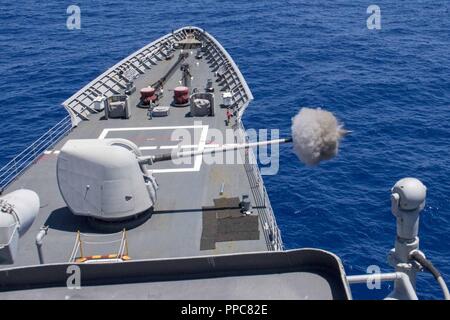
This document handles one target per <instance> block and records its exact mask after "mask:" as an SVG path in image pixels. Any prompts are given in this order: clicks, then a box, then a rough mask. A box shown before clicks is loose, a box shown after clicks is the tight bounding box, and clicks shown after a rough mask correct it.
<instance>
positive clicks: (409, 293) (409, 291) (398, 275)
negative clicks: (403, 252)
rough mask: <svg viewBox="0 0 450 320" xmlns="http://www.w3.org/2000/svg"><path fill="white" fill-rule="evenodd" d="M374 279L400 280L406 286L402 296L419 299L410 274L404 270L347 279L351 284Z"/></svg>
mask: <svg viewBox="0 0 450 320" xmlns="http://www.w3.org/2000/svg"><path fill="white" fill-rule="evenodd" d="M373 280H379V281H395V282H398V283H400V284H401V285H402V286H403V288H404V292H403V293H404V295H403V296H402V297H401V298H402V299H406V300H418V298H417V294H416V291H415V290H414V287H413V286H412V284H411V281H410V279H409V276H408V275H406V274H405V273H403V272H392V273H379V274H363V275H355V276H347V281H348V283H349V284H355V283H367V282H368V281H373ZM388 299H389V298H388Z"/></svg>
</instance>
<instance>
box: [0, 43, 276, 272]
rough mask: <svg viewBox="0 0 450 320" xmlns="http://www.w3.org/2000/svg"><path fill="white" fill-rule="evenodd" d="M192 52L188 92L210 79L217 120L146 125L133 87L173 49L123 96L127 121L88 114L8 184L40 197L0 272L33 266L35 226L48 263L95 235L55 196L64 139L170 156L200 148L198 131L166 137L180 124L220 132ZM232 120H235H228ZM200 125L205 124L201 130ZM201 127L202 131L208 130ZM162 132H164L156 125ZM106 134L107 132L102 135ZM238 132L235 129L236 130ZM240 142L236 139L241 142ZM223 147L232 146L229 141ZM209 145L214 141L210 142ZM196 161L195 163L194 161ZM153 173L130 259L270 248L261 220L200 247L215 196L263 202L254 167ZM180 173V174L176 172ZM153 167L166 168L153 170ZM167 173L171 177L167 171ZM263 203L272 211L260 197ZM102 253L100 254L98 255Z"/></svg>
mask: <svg viewBox="0 0 450 320" xmlns="http://www.w3.org/2000/svg"><path fill="white" fill-rule="evenodd" d="M192 52H193V54H191V55H190V56H189V58H188V59H187V61H188V62H189V63H190V65H191V73H192V75H193V80H192V86H191V88H195V87H197V88H199V89H200V90H201V91H202V90H203V88H204V86H205V84H206V80H207V79H208V78H212V79H213V80H214V86H215V91H214V93H215V100H216V106H215V116H214V117H202V118H192V117H187V116H186V114H187V113H188V111H189V108H175V107H171V111H170V115H169V116H168V117H162V118H153V119H152V120H148V118H147V115H146V112H147V110H146V109H141V108H137V107H135V105H136V104H137V103H138V100H139V90H140V89H141V88H142V87H144V86H148V85H150V84H152V83H154V82H155V81H156V80H158V79H159V78H160V77H161V75H162V74H164V73H165V71H167V70H168V69H169V68H170V66H171V65H173V64H174V62H175V60H176V59H177V57H178V54H179V50H177V52H175V56H174V58H173V59H172V60H168V61H166V60H161V61H159V62H158V64H156V65H155V66H153V67H152V69H151V70H148V71H146V72H145V74H143V75H141V76H140V77H139V78H138V79H136V80H135V85H136V87H137V90H136V92H135V93H134V94H133V95H132V96H131V97H130V99H129V106H130V107H131V118H130V119H128V120H123V119H108V120H102V119H101V118H102V116H103V113H100V114H91V115H90V116H89V120H87V121H81V122H79V123H78V126H77V127H75V128H74V129H73V130H72V131H71V132H70V134H69V135H68V136H66V137H65V138H64V139H63V140H61V141H60V142H59V143H58V144H57V145H55V147H54V149H53V150H49V151H50V152H46V154H44V155H42V156H41V157H40V158H39V159H38V160H37V161H36V163H35V164H34V165H33V166H31V167H30V168H29V169H28V170H26V171H25V173H24V174H23V175H21V176H20V177H19V178H18V179H17V180H16V181H14V182H13V183H12V184H11V185H10V186H9V187H8V188H7V189H6V190H5V191H4V193H5V194H6V193H8V192H11V191H13V190H16V189H19V188H28V189H31V190H34V191H36V192H37V193H38V194H39V197H40V199H41V209H40V212H39V215H38V217H37V218H36V221H35V222H34V224H33V226H32V227H31V229H30V230H29V231H28V232H27V233H26V234H25V235H24V236H23V237H22V238H21V239H20V248H19V253H18V259H17V261H16V262H15V263H14V265H0V269H1V268H11V267H17V266H26V265H35V264H38V263H39V261H38V256H37V250H36V246H35V237H36V234H37V233H38V231H39V228H40V227H41V226H43V225H48V226H49V227H50V229H49V232H48V235H47V237H46V238H45V241H44V245H43V252H44V257H45V262H46V263H63V262H67V261H68V259H69V256H70V254H71V251H72V248H73V245H74V241H75V237H76V232H77V231H81V232H84V233H97V232H98V231H97V230H96V229H93V228H92V227H91V226H90V225H89V224H88V223H87V220H86V219H85V218H82V217H77V216H74V215H72V214H71V213H70V212H69V210H68V209H67V208H66V205H65V203H64V201H63V199H62V197H61V196H60V192H59V190H58V187H57V182H56V160H57V156H58V154H57V152H58V150H60V148H61V147H62V145H63V144H64V143H65V142H66V141H67V140H68V139H83V138H98V137H100V135H101V134H102V132H104V137H106V138H109V137H123V138H126V139H129V140H131V141H133V142H135V143H136V144H137V145H138V146H139V147H150V148H154V147H156V149H154V150H144V151H143V153H144V154H155V153H164V152H167V151H170V149H161V147H163V148H168V147H170V146H174V145H177V144H191V143H192V144H194V145H198V144H200V143H201V142H200V141H199V139H200V137H201V135H198V134H197V140H196V141H193V142H183V141H176V140H174V139H171V137H170V135H171V133H172V131H173V130H174V128H172V127H179V126H187V127H191V126H197V127H196V128H195V129H194V128H188V130H190V131H191V132H194V131H195V130H197V131H200V132H201V131H202V130H207V132H208V134H209V132H210V131H211V129H212V128H215V129H219V130H220V131H221V132H224V131H225V129H226V126H225V119H226V116H225V110H224V109H221V108H220V106H219V105H220V103H221V101H222V98H221V89H222V87H219V84H218V83H217V82H216V81H215V80H216V79H215V76H214V73H213V70H214V69H213V67H212V65H211V60H210V59H207V58H206V57H205V58H203V59H201V60H197V59H195V58H194V56H195V49H193V50H192ZM180 78H181V73H180V71H179V68H177V72H176V73H175V74H174V75H173V76H172V77H171V78H170V79H169V80H168V81H167V83H166V84H165V86H164V89H165V94H164V97H163V99H162V101H161V102H160V105H170V103H171V101H172V95H173V93H172V92H170V91H169V89H172V88H174V87H176V86H178V85H179V80H180ZM233 123H234V120H233ZM200 126H203V127H202V128H200ZM206 126H208V127H207V128H208V129H206ZM159 127H162V128H159ZM105 129H112V130H108V131H104V130H105ZM236 134H237V135H239V134H240V133H239V131H236ZM240 139H242V137H241V136H240V137H239V140H240ZM204 142H205V143H206V144H208V143H209V142H211V141H210V136H207V137H206V141H204ZM227 142H228V143H230V142H233V141H227ZM212 143H214V141H212ZM200 161H201V159H200ZM151 169H155V170H156V171H155V177H156V179H157V181H158V183H159V186H160V189H159V192H158V202H157V205H156V206H155V208H154V212H153V215H152V216H151V218H150V219H149V220H147V221H145V222H144V223H143V224H141V225H140V226H138V227H136V228H133V229H131V230H129V231H128V243H129V255H130V257H131V258H132V259H133V260H134V259H148V258H166V257H187V256H198V255H212V254H222V253H239V252H254V251H266V250H272V249H273V246H272V243H271V239H269V238H268V237H267V233H266V232H264V230H263V225H264V223H261V221H260V223H259V239H258V240H239V241H226V242H217V244H216V248H215V249H213V250H200V240H201V234H202V207H208V206H212V205H213V204H214V199H217V198H220V197H229V198H231V197H241V196H242V195H243V194H248V195H250V198H251V200H252V203H253V204H254V205H256V204H257V203H260V202H261V199H256V200H255V198H254V193H253V192H252V188H257V187H258V186H255V182H254V181H252V179H251V178H249V176H251V175H254V174H257V175H259V173H258V172H256V173H254V172H253V173H249V172H248V170H253V169H252V167H247V166H244V165H242V164H234V165H233V164H230V165H227V164H223V165H222V164H213V165H208V164H205V163H202V164H201V166H200V167H199V168H197V169H198V171H196V168H195V165H194V164H191V165H179V166H175V165H173V164H171V163H158V164H157V165H155V166H154V167H152V168H151ZM179 169H182V170H181V171H180V172H175V171H174V170H179ZM158 170H166V171H165V172H164V171H158ZM167 170H169V171H171V170H172V172H167ZM222 183H224V186H225V188H224V193H223V195H220V194H219V191H220V188H221V184H222ZM265 204H266V206H270V203H269V202H268V199H265ZM265 211H266V207H261V206H260V207H259V208H258V209H257V210H255V212H259V213H260V219H262V218H263V217H261V213H263V214H270V213H269V212H265ZM99 253H100V254H104V253H105V252H99Z"/></svg>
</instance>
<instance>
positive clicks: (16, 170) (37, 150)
mask: <svg viewBox="0 0 450 320" xmlns="http://www.w3.org/2000/svg"><path fill="white" fill-rule="evenodd" d="M71 129H72V121H71V118H70V116H67V117H65V118H64V119H62V120H61V121H59V122H58V123H57V124H56V125H54V126H53V127H52V128H50V130H48V131H47V132H46V133H44V134H43V135H42V136H41V137H40V138H38V139H37V140H36V141H35V142H33V143H32V144H31V145H30V146H28V147H27V148H26V149H25V150H23V151H22V152H21V153H19V154H18V155H17V156H15V157H14V158H13V159H12V160H11V161H9V162H8V163H7V164H5V165H4V166H3V167H2V168H1V169H0V193H2V192H3V191H4V190H5V188H6V187H7V186H8V185H9V184H10V183H11V182H12V181H14V180H15V179H16V178H17V177H18V176H19V175H21V174H22V173H23V172H24V171H25V170H26V169H27V168H28V167H29V166H30V165H31V164H32V163H33V162H34V161H35V160H36V159H37V158H38V157H39V156H40V155H41V154H42V153H43V152H44V151H45V150H47V149H48V148H49V147H51V146H53V145H54V144H56V143H57V142H58V141H59V140H61V138H62V137H63V136H64V135H66V134H67V133H68V132H69V131H70V130H71Z"/></svg>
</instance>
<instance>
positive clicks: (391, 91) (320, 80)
mask: <svg viewBox="0 0 450 320" xmlns="http://www.w3.org/2000/svg"><path fill="white" fill-rule="evenodd" d="M71 4H76V5H78V6H80V8H81V29H80V30H68V29H67V28H66V19H67V16H68V15H67V14H66V9H67V7H68V6H69V5H71ZM371 4H376V5H378V6H379V7H380V8H381V29H380V30H369V29H368V28H367V26H366V20H367V18H368V17H369V14H367V13H366V9H367V7H368V6H369V5H371ZM184 25H195V26H199V27H201V28H204V29H206V30H207V31H208V32H210V33H211V34H212V35H213V36H214V37H216V38H217V39H218V40H219V41H220V42H221V43H222V45H223V46H224V47H225V48H226V49H227V50H228V51H229V53H230V55H231V56H232V57H233V59H234V60H235V62H236V63H237V65H238V66H239V68H240V70H241V72H242V73H243V75H244V77H245V79H246V80H247V82H248V84H249V87H250V89H251V90H252V92H253V94H254V97H255V100H254V101H253V102H252V103H251V104H250V106H249V108H248V109H247V112H246V113H245V115H244V122H245V126H246V128H255V129H261V128H269V129H271V128H279V129H281V131H282V132H283V133H284V134H286V135H287V134H289V130H290V129H289V128H290V122H291V118H292V117H293V116H294V115H295V114H296V112H297V110H298V109H299V107H300V106H312V107H314V106H320V107H323V108H326V109H328V110H330V111H332V112H333V113H335V114H336V116H337V117H338V118H339V119H340V120H341V121H342V122H343V123H345V125H346V127H348V128H349V129H350V130H353V133H352V134H351V135H350V136H348V137H347V138H346V139H345V140H344V141H343V144H342V147H341V150H340V153H339V155H338V157H337V158H335V159H334V160H331V161H329V162H325V163H323V164H321V165H320V166H318V167H314V168H309V167H305V166H303V165H302V164H300V163H299V162H298V161H297V160H296V158H295V155H294V154H293V153H292V151H291V150H290V149H289V147H287V146H283V147H282V156H281V159H280V171H279V173H278V174H277V175H273V176H265V177H264V180H265V184H266V188H267V190H268V193H269V195H270V198H271V202H272V206H273V208H274V211H275V213H276V217H277V221H278V223H279V226H280V228H281V232H282V237H283V240H284V243H285V246H286V248H288V249H289V248H297V247H319V248H323V249H326V250H331V251H333V252H335V253H336V254H338V255H339V256H340V257H341V258H342V260H343V262H344V265H345V268H346V271H347V273H348V274H359V273H365V272H366V269H367V267H368V266H370V265H378V266H379V267H380V268H381V270H382V271H391V270H392V269H391V268H390V267H389V265H388V264H387V262H386V256H387V253H388V251H389V249H391V248H392V246H393V244H394V240H395V220H394V217H393V216H392V214H391V212H390V198H389V197H390V188H391V187H392V186H393V184H394V183H395V182H396V181H397V180H398V179H400V178H403V177H407V176H413V177H417V178H419V179H421V180H422V181H423V182H424V184H425V185H426V186H427V188H428V197H427V205H426V208H425V210H424V212H423V214H422V216H421V226H420V239H421V249H423V250H424V252H425V253H426V255H427V256H428V257H429V258H430V259H431V260H432V261H433V262H434V263H435V265H436V266H437V267H438V268H439V269H440V271H441V272H442V273H443V275H444V277H445V278H446V279H447V281H450V255H449V253H450V252H449V248H450V224H449V221H450V3H449V1H441V0H435V1H429V0H423V1H419V0H408V1H399V0H389V1H386V0H370V1H362V0H351V1H350V0H348V1H341V0H338V1H324V0H314V1H313V0H310V1H305V0H299V1H248V0H247V1H229V0H228V1H227V0H225V1H201V0H192V1H175V0H174V1H157V0H154V1H136V0H133V1H131V0H122V1H116V2H112V1H92V0H89V1H87V0H79V1H77V2H76V3H72V1H21V0H17V1H1V2H0V110H1V115H0V117H1V118H0V123H1V125H0V165H3V164H5V163H6V162H7V161H8V160H9V159H11V158H12V157H13V156H14V155H16V154H17V153H18V152H20V151H21V150H23V149H24V148H25V147H26V146H28V145H29V144H30V143H31V142H33V141H34V140H35V139H36V138H38V137H39V136H40V135H41V134H43V133H44V132H45V131H47V130H48V129H49V128H50V127H52V126H53V125H54V124H56V123H57V122H58V121H59V120H61V119H62V118H63V117H64V116H65V115H66V112H65V110H64V108H63V107H61V103H62V102H63V101H64V100H65V99H66V98H68V97H69V96H71V95H72V94H73V93H74V92H76V91H77V90H78V89H80V88H81V87H82V86H84V85H85V84H86V83H88V82H89V81H90V80H92V79H94V78H95V77H96V76H97V75H99V74H100V73H102V72H103V71H105V70H106V69H108V68H109V67H110V66H112V65H113V64H115V63H116V62H118V61H119V60H121V59H122V58H124V57H126V56H127V55H129V54H131V53H132V52H134V51H135V50H137V49H140V48H141V47H143V46H144V45H146V44H147V43H149V42H151V41H153V40H155V39H156V38H158V37H160V36H162V35H164V34H166V33H168V32H170V31H171V30H172V29H176V28H179V27H182V26H184ZM391 289H392V287H391V285H390V284H388V283H383V284H382V286H381V289H380V290H368V289H367V288H366V287H365V286H364V285H358V286H356V287H353V294H354V297H355V298H358V299H375V298H376V299H378V298H382V297H384V296H385V295H386V294H388V293H389V291H390V290H391ZM418 292H419V296H420V298H424V299H438V298H441V297H442V295H441V292H440V290H439V287H438V286H437V284H436V283H435V281H434V279H433V278H432V276H430V275H428V274H421V275H420V276H419V278H418Z"/></svg>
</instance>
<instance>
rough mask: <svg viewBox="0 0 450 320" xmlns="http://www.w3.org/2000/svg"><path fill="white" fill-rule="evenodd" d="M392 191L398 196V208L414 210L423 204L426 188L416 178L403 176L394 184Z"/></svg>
mask: <svg viewBox="0 0 450 320" xmlns="http://www.w3.org/2000/svg"><path fill="white" fill-rule="evenodd" d="M391 191H392V193H397V194H398V195H399V196H400V209H402V210H416V209H419V208H421V209H422V208H423V207H424V206H425V198H426V196H427V188H426V187H425V186H424V185H423V183H422V182H421V181H420V180H419V179H416V178H403V179H401V180H399V181H397V183H396V184H395V185H394V187H393V188H392V190H391Z"/></svg>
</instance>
